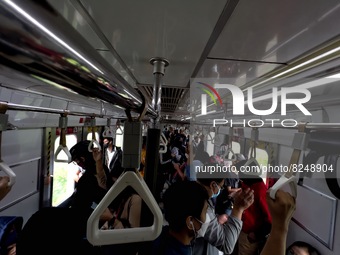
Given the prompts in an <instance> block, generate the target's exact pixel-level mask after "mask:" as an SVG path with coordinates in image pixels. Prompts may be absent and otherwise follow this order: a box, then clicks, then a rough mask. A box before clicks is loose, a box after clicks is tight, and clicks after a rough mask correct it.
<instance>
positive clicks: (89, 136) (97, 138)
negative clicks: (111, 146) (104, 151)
mask: <svg viewBox="0 0 340 255" xmlns="http://www.w3.org/2000/svg"><path fill="white" fill-rule="evenodd" d="M94 136H95V137H96V141H98V142H99V134H98V132H95V133H94ZM86 140H89V141H92V132H90V133H88V134H87V136H86Z"/></svg>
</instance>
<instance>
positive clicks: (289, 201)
mask: <svg viewBox="0 0 340 255" xmlns="http://www.w3.org/2000/svg"><path fill="white" fill-rule="evenodd" d="M266 200H267V204H268V208H269V211H270V214H271V217H272V228H271V230H270V234H269V237H268V239H267V241H266V244H265V245H264V247H263V249H262V252H261V255H273V254H275V255H285V253H286V239H287V233H288V227H289V223H290V220H291V218H292V216H293V213H294V211H295V208H296V207H295V199H294V198H293V197H292V196H291V195H290V194H289V193H288V192H285V191H282V190H278V191H277V192H276V195H275V200H273V199H271V197H270V196H269V192H267V194H266ZM316 254H317V253H316Z"/></svg>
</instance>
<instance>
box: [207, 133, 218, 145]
mask: <svg viewBox="0 0 340 255" xmlns="http://www.w3.org/2000/svg"><path fill="white" fill-rule="evenodd" d="M215 136H216V134H215ZM207 142H211V144H215V137H212V136H211V134H210V130H209V131H208V134H207Z"/></svg>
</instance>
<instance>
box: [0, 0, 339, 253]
mask: <svg viewBox="0 0 340 255" xmlns="http://www.w3.org/2000/svg"><path fill="white" fill-rule="evenodd" d="M338 22H340V2H339V1H337V0H327V1H322V0H299V1H294V0H286V1H280V0H257V1H251V0H215V1H203V0H196V1H193V0H191V1H150V0H145V1H136V0H134V1H122V0H100V1H99V0H98V1H91V0H58V1H52V0H41V1H37V0H26V1H19V0H2V1H0V109H1V114H0V128H1V129H0V170H1V171H0V176H9V178H10V184H9V185H10V191H9V192H8V194H7V195H6V196H4V197H3V198H2V200H1V201H0V218H1V217H7V216H11V217H20V218H22V227H23V226H25V224H26V223H27V222H28V220H29V219H30V217H31V216H32V215H33V214H34V213H35V212H37V211H38V210H40V209H42V208H45V207H58V206H60V205H61V204H62V203H64V202H65V201H66V200H67V199H69V198H70V197H71V196H72V194H73V193H74V190H75V181H76V179H75V178H78V177H79V171H80V172H81V170H79V167H78V166H77V165H76V164H69V163H70V162H72V161H74V158H73V157H72V155H71V154H70V151H69V149H70V148H72V147H73V146H74V145H76V144H77V143H78V142H79V141H83V140H89V141H90V142H91V145H94V147H97V148H100V149H101V147H102V146H103V140H104V138H105V137H107V136H111V137H113V138H114V143H115V145H116V147H119V148H121V149H122V151H123V155H124V160H123V162H124V163H123V164H124V166H125V167H126V168H128V169H139V167H140V160H141V151H142V148H144V146H146V155H145V154H142V157H144V158H143V159H145V160H146V166H145V169H143V171H136V172H134V171H126V172H124V176H123V177H122V178H120V179H119V183H117V185H115V188H114V189H112V190H111V189H110V190H109V191H108V193H107V195H106V196H105V198H103V200H102V201H101V202H100V204H99V205H98V206H97V207H96V208H95V210H94V213H93V214H91V216H90V217H89V221H88V222H87V238H88V240H89V241H90V243H91V244H93V245H95V246H100V245H109V244H119V243H135V242H140V241H152V240H154V239H156V238H157V236H158V235H159V234H160V231H161V228H162V225H163V224H164V221H163V220H164V219H163V211H162V208H161V204H160V203H158V202H159V201H158V196H162V194H163V193H161V194H155V192H156V190H158V189H157V188H156V181H157V169H158V165H159V159H160V158H162V155H165V153H166V152H167V150H169V149H170V150H171V147H169V146H168V145H169V140H168V138H167V137H166V136H165V135H164V134H165V131H169V130H170V129H173V130H176V132H178V133H183V134H184V136H185V137H187V139H188V144H190V146H192V143H194V142H193V141H194V139H196V138H197V143H198V142H199V141H200V142H202V144H203V145H204V148H205V151H206V152H207V153H208V154H209V155H210V156H214V157H215V159H216V158H217V160H220V161H221V164H222V165H227V164H228V162H230V161H231V160H234V159H235V157H236V154H243V155H244V157H245V159H246V160H247V162H246V166H248V165H250V164H255V165H256V166H257V167H258V168H257V169H258V171H257V170H256V173H255V175H258V176H260V177H261V178H262V180H263V183H264V184H265V185H266V187H267V188H271V187H275V188H282V189H284V190H286V191H287V192H290V193H292V194H293V195H294V196H296V210H295V212H294V215H293V217H292V221H291V223H290V225H289V232H288V235H287V247H288V246H289V245H291V244H293V243H294V242H296V241H301V242H306V243H309V244H311V245H312V246H313V247H316V248H317V250H318V251H319V252H320V254H323V255H337V254H339V253H340V241H338V240H339V237H340V220H339V219H340V205H339V203H338V200H339V199H340V181H339V175H338V172H339V171H340V163H339V162H338V158H339V155H340V114H339V111H340V86H339V82H340V31H339V28H338V25H337V24H339V23H338ZM192 150H193V148H192V147H190V149H188V151H187V153H188V158H190V156H189V155H192V154H190V153H192ZM171 152H172V153H173V151H171ZM160 155H161V156H160ZM292 166H294V167H295V168H294V171H293V170H291V169H292ZM270 167H272V168H271V169H272V171H269V170H268V169H270ZM155 169H156V171H155ZM273 169H274V170H273ZM285 169H289V171H287V170H285ZM178 171H181V170H178ZM183 171H184V170H183ZM76 175H77V177H76ZM180 176H181V175H180ZM183 176H184V172H183ZM80 178H81V177H80ZM183 178H185V177H183ZM172 181H174V179H168V180H167V181H166V183H165V184H164V186H162V188H161V191H162V192H163V190H162V189H166V187H168V186H170V185H171V183H172ZM127 185H130V186H131V187H133V188H134V189H135V190H136V191H137V192H138V194H139V195H140V196H141V197H142V199H143V201H144V203H145V204H146V205H147V207H148V208H149V212H151V213H152V215H153V218H151V219H148V220H147V222H148V223H149V224H148V225H147V227H145V228H137V229H133V228H129V229H123V230H112V231H111V230H108V231H107V232H105V231H101V230H100V229H98V227H97V226H98V222H99V216H100V215H101V213H102V212H103V210H104V209H105V208H106V207H107V206H108V205H109V204H110V203H111V202H112V200H114V199H115V198H116V197H117V196H118V194H119V193H120V192H122V191H123V190H124V189H125V188H126V186H127ZM274 185H275V186H274ZM273 195H274V197H275V193H273ZM338 217H339V218H338ZM152 219H153V221H152ZM19 223H20V220H19ZM18 226H19V227H20V228H21V225H20V224H19V225H18ZM112 240H114V241H112ZM0 242H1V237H0ZM56 242H57V240H56ZM0 246H1V245H0ZM142 254H143V253H142ZM220 254H223V253H220ZM292 254H293V253H292ZM296 254H297V253H296ZM310 254H312V253H310ZM234 255H235V254H234Z"/></svg>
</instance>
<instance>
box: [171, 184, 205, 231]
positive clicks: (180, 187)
mask: <svg viewBox="0 0 340 255" xmlns="http://www.w3.org/2000/svg"><path fill="white" fill-rule="evenodd" d="M208 199H209V197H208V192H207V191H206V189H205V188H204V187H203V186H202V185H200V184H199V183H197V182H195V181H181V182H175V183H174V184H172V185H171V186H170V187H169V188H168V189H167V190H166V192H165V193H164V211H165V219H166V220H167V221H168V222H169V228H170V229H172V230H173V231H176V232H178V231H180V230H182V229H183V228H184V227H185V226H186V218H187V217H188V216H192V217H195V218H197V219H200V218H201V213H202V210H203V207H204V204H205V201H208Z"/></svg>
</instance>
